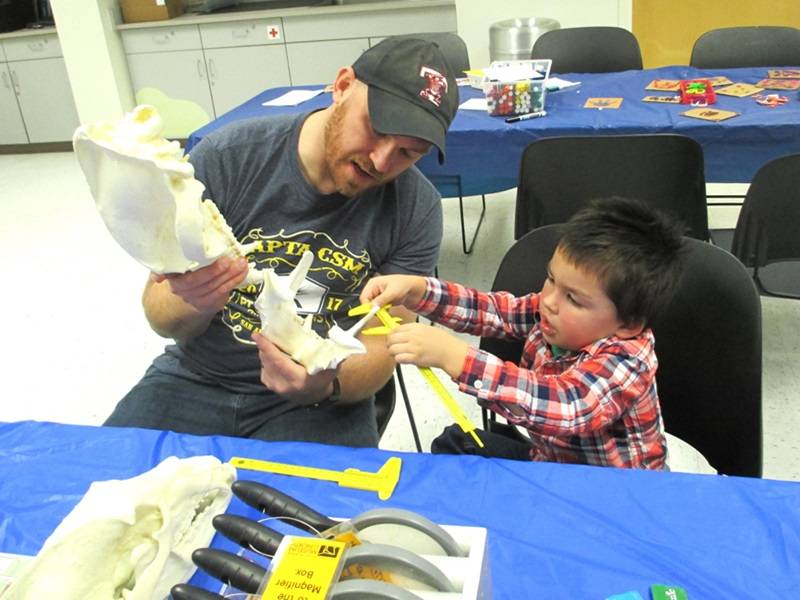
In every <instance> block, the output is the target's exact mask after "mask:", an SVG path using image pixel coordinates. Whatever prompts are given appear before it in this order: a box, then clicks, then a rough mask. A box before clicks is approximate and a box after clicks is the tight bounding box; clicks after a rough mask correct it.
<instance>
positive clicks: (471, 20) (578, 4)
mask: <svg viewBox="0 0 800 600" xmlns="http://www.w3.org/2000/svg"><path fill="white" fill-rule="evenodd" d="M455 3H456V12H457V19H458V34H459V35H460V36H461V37H462V38H463V39H464V41H465V42H466V44H467V48H468V50H469V58H470V65H472V66H473V67H476V68H480V67H484V66H487V65H488V64H489V27H490V26H491V25H492V23H496V22H497V21H502V20H504V19H513V18H515V17H549V18H552V19H556V20H557V21H558V22H559V23H561V27H562V28H563V27H583V26H588V25H609V26H615V27H624V28H626V29H631V26H632V24H633V9H632V0H502V1H501V2H476V1H475V0H455Z"/></svg>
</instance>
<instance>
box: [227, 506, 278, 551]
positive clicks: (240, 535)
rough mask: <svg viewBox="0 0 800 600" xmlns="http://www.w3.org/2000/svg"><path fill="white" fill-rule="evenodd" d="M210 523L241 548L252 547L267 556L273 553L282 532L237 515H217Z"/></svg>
mask: <svg viewBox="0 0 800 600" xmlns="http://www.w3.org/2000/svg"><path fill="white" fill-rule="evenodd" d="M211 523H212V524H213V525H214V529H216V530H217V531H219V532H220V533H221V534H222V535H224V536H225V537H226V538H228V539H229V540H231V541H233V542H236V543H237V544H239V545H240V546H241V547H242V548H253V549H254V550H255V551H256V552H261V553H262V554H266V555H267V556H274V555H275V551H276V550H277V549H278V546H280V545H281V540H282V539H283V534H282V533H280V532H277V531H275V530H274V529H271V528H270V527H266V526H264V525H262V524H261V523H256V522H255V521H251V520H250V519H245V518H244V517H240V516H237V515H226V514H222V515H217V516H215V517H214V518H213V519H212V520H211Z"/></svg>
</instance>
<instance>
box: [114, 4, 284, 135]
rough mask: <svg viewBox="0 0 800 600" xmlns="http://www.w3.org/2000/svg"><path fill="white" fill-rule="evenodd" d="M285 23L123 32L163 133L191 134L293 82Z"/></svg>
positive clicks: (139, 87) (140, 87) (140, 99)
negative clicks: (160, 117) (284, 41)
mask: <svg viewBox="0 0 800 600" xmlns="http://www.w3.org/2000/svg"><path fill="white" fill-rule="evenodd" d="M282 37H283V25H282V24H281V22H280V19H277V20H276V19H270V20H267V19H259V20H253V21H244V22H234V23H209V24H201V25H199V26H197V25H188V26H183V27H171V28H167V27H153V28H144V29H132V30H125V31H123V32H122V40H123V44H124V46H125V51H126V53H127V56H128V67H129V69H130V74H131V81H132V83H133V88H134V90H135V93H136V101H137V103H146V104H153V105H154V106H156V107H157V108H158V109H159V112H160V113H161V115H162V118H163V120H164V136H165V137H168V138H184V137H188V136H189V134H191V133H192V132H193V131H194V130H196V129H198V128H199V127H202V126H203V125H205V124H206V123H208V122H209V121H210V120H211V119H213V118H215V117H217V116H219V115H222V114H223V113H225V112H227V111H229V110H230V109H232V108H233V107H235V106H238V105H239V104H241V103H242V102H244V101H246V100H249V99H250V98H252V97H253V96H255V95H256V94H258V93H259V92H262V91H264V90H265V89H267V88H270V87H276V86H283V85H290V83H291V80H290V78H289V67H288V64H287V61H286V50H285V47H284V46H283V44H282V43H281V41H282Z"/></svg>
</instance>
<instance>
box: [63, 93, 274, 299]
mask: <svg viewBox="0 0 800 600" xmlns="http://www.w3.org/2000/svg"><path fill="white" fill-rule="evenodd" d="M162 129H163V123H162V121H161V117H159V115H158V112H157V111H156V109H155V108H153V107H152V106H147V105H142V106H137V107H136V108H135V109H134V110H133V111H132V112H130V113H128V114H126V115H125V116H124V117H123V118H122V119H121V120H120V121H118V122H106V121H101V122H98V123H93V124H90V125H83V126H81V127H79V128H78V129H77V130H76V131H75V135H74V136H73V139H72V145H73V147H74V148H75V155H76V156H77V157H78V162H79V163H80V166H81V169H83V173H84V175H85V176H86V181H87V182H88V184H89V188H90V190H91V192H92V196H94V200H95V204H96V205H97V210H98V211H99V212H100V216H101V217H102V218H103V221H104V222H105V224H106V227H107V228H108V230H109V231H110V232H111V235H112V236H113V238H114V239H115V240H116V241H117V243H119V245H120V246H122V247H123V248H124V249H125V251H126V252H128V254H130V255H131V256H132V257H133V258H135V259H136V260H138V261H139V262H140V263H142V264H143V265H144V266H145V267H147V268H148V269H150V270H151V271H152V272H153V273H185V272H187V271H194V270H196V269H199V268H200V267H204V266H206V265H209V264H211V263H212V262H214V261H215V260H217V259H218V258H220V257H221V256H223V255H224V256H230V257H232V258H238V257H241V256H245V255H247V253H248V252H251V251H252V244H250V245H242V244H240V243H239V242H238V241H237V240H236V237H235V236H234V234H233V231H231V228H230V227H229V226H228V224H227V223H226V222H225V219H224V217H223V216H222V214H220V212H219V210H218V209H217V207H216V205H215V204H214V202H213V201H211V200H203V199H202V198H203V191H204V190H205V186H203V184H202V183H200V182H199V181H198V180H197V179H195V178H194V167H192V165H191V164H190V163H189V162H187V160H186V158H187V157H185V156H182V151H181V148H180V145H179V144H178V142H176V141H172V142H170V141H168V140H166V139H164V138H162V137H161V136H160V133H161V131H162ZM250 271H251V272H250V274H249V275H248V280H247V281H246V282H245V284H243V285H249V284H250V283H253V282H256V281H259V280H260V277H259V276H258V275H257V273H256V270H255V268H253V267H252V266H251V270H250Z"/></svg>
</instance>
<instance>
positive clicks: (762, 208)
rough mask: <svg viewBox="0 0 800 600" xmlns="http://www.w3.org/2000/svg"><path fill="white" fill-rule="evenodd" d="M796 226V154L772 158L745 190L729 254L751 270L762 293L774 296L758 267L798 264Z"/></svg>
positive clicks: (799, 161)
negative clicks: (787, 263) (791, 261)
mask: <svg viewBox="0 0 800 600" xmlns="http://www.w3.org/2000/svg"><path fill="white" fill-rule="evenodd" d="M798 222H800V154H791V155H789V156H783V157H781V158H776V159H774V160H772V161H770V162H768V163H767V164H765V165H764V166H763V167H761V168H760V169H759V170H758V172H757V173H756V175H755V177H753V181H752V183H751V184H750V187H749V188H748V190H747V195H746V196H745V198H744V202H743V203H742V209H741V211H740V212H739V219H738V221H737V222H736V229H735V230H734V233H733V245H732V247H731V252H733V254H734V255H735V256H736V257H737V258H738V259H739V260H741V261H742V262H743V263H744V264H745V265H746V266H748V267H754V268H755V270H754V277H755V279H756V282H758V284H759V286H760V287H761V288H762V290H764V291H765V292H766V293H775V290H771V289H770V285H769V284H766V283H765V282H764V281H763V280H762V278H761V277H759V268H760V267H765V266H767V265H770V264H773V263H776V262H781V261H788V260H794V261H800V236H798V234H797V223H798ZM790 287H796V286H790ZM775 295H784V294H780V293H776V294H775ZM791 296H792V297H795V296H794V295H791Z"/></svg>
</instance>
